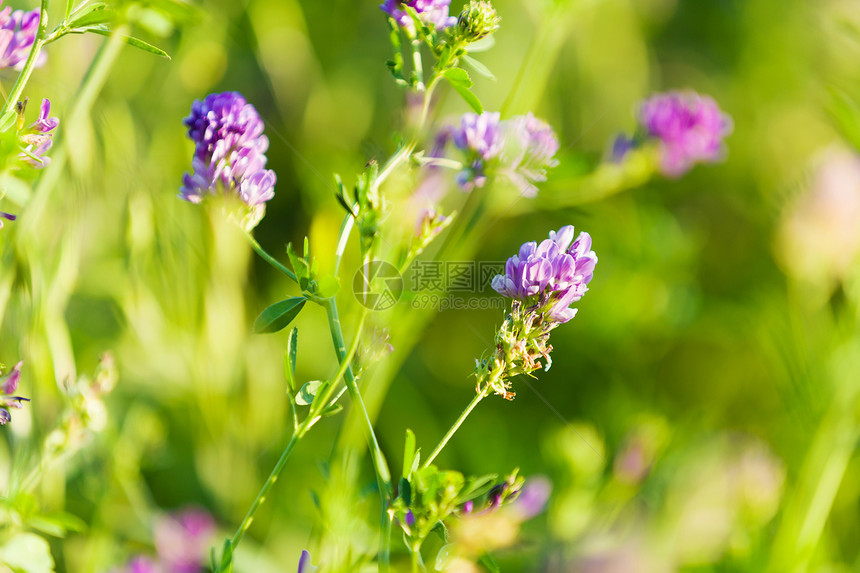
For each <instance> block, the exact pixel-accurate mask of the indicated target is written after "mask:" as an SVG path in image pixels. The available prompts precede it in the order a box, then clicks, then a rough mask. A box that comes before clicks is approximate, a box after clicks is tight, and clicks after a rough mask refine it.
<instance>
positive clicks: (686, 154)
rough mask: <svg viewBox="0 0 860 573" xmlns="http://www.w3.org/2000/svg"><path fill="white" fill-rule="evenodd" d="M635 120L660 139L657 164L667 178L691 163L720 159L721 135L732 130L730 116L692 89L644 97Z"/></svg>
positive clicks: (677, 173)
mask: <svg viewBox="0 0 860 573" xmlns="http://www.w3.org/2000/svg"><path fill="white" fill-rule="evenodd" d="M639 120H640V121H641V123H642V126H643V127H644V128H645V130H646V131H647V132H648V134H649V135H651V136H653V137H656V138H658V139H659V140H660V141H661V143H662V146H663V150H662V159H661V163H662V165H661V167H662V170H663V173H664V174H665V175H667V176H669V177H678V176H680V175H683V174H684V173H686V172H687V171H688V170H689V169H690V168H691V167H692V166H693V164H695V163H698V162H714V161H719V160H720V159H722V158H723V156H724V155H725V148H724V147H723V138H724V137H725V136H726V135H728V134H729V133H731V131H732V120H731V118H730V117H729V116H728V115H726V114H725V113H723V112H722V111H720V108H719V106H718V105H717V103H716V102H715V101H714V100H713V99H711V98H710V97H707V96H701V95H699V94H696V93H694V92H686V93H680V92H669V93H666V94H657V95H655V96H653V97H651V98H650V99H647V100H645V101H644V102H643V103H642V106H641V108H640V110H639Z"/></svg>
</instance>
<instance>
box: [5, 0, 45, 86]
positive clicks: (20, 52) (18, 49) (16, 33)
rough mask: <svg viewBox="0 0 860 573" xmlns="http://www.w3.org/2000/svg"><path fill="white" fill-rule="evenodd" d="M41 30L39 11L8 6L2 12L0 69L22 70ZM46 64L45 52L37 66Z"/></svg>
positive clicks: (42, 53)
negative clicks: (27, 10) (13, 8)
mask: <svg viewBox="0 0 860 573" xmlns="http://www.w3.org/2000/svg"><path fill="white" fill-rule="evenodd" d="M0 1H2V0H0ZM38 30H39V9H38V8H36V9H34V10H30V11H29V12H25V11H23V10H15V11H13V10H12V8H10V7H9V6H7V7H6V8H4V9H3V10H2V11H0V68H15V69H16V70H19V71H20V70H21V68H23V67H24V62H25V60H26V59H27V57H28V56H29V55H30V48H32V47H33V42H34V41H35V40H36V32H38ZM44 63H45V52H40V53H39V56H38V57H37V58H36V65H37V66H41V65H42V64H44Z"/></svg>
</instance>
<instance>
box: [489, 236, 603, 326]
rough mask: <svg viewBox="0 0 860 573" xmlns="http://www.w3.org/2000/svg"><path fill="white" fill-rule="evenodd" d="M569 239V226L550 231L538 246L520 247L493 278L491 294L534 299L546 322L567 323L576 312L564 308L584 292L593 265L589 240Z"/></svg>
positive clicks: (595, 258) (594, 259)
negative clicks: (542, 308) (544, 315)
mask: <svg viewBox="0 0 860 573" xmlns="http://www.w3.org/2000/svg"><path fill="white" fill-rule="evenodd" d="M573 235H574V229H573V226H572V225H567V226H566V227H562V228H561V229H559V230H558V231H557V232H556V231H550V233H549V238H548V239H546V240H544V241H543V242H542V243H541V244H540V245H538V244H537V243H536V242H534V241H532V242H529V243H525V244H523V245H522V246H521V247H520V250H519V253H518V254H516V255H514V256H513V257H511V258H509V259H508V261H507V263H506V264H505V274H504V275H496V276H495V277H494V278H493V281H492V285H491V286H492V287H493V290H495V291H496V292H498V293H499V294H501V295H504V296H508V297H511V298H514V299H517V300H522V301H527V300H530V299H532V298H533V297H537V302H538V304H540V305H541V306H546V307H547V309H548V317H549V319H550V320H552V321H553V322H559V323H563V322H567V321H569V320H570V319H571V318H573V317H574V316H575V315H576V309H573V308H568V307H569V306H570V305H571V304H573V303H574V302H576V301H578V300H579V299H581V298H582V295H584V294H585V292H586V291H587V290H588V287H587V285H588V283H589V282H590V281H591V278H592V277H593V276H594V267H595V265H596V264H597V255H596V254H595V253H594V251H592V250H591V236H590V235H589V234H588V233H580V234H579V236H578V237H576V240H574V238H573Z"/></svg>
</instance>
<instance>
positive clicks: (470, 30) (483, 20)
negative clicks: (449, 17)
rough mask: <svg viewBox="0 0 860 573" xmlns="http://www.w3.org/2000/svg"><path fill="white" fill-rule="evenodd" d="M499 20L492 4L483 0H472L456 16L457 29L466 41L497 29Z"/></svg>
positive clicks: (475, 39) (473, 40)
mask: <svg viewBox="0 0 860 573" xmlns="http://www.w3.org/2000/svg"><path fill="white" fill-rule="evenodd" d="M499 22H501V18H499V15H498V14H497V13H496V9H495V8H493V6H492V4H490V3H489V2H486V1H485V0H472V1H471V2H469V3H468V4H467V5H466V6H464V7H463V11H462V12H460V17H459V18H457V30H458V32H459V34H460V37H461V38H463V39H464V40H465V41H466V42H475V41H477V40H480V39H481V38H486V37H487V36H489V35H490V34H492V33H493V32H495V31H496V30H498V28H499Z"/></svg>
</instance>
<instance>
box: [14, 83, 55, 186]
mask: <svg viewBox="0 0 860 573" xmlns="http://www.w3.org/2000/svg"><path fill="white" fill-rule="evenodd" d="M50 115H51V101H50V100H49V99H47V98H45V99H43V100H42V106H41V108H40V110H39V119H37V120H36V121H35V122H33V123H32V124H30V125H29V126H28V127H27V129H25V130H23V131H22V132H21V142H22V143H23V144H24V145H26V147H25V148H24V150H25V151H26V152H27V153H22V154H21V159H22V160H24V161H25V162H27V163H29V164H30V165H32V166H33V167H36V168H37V169H41V168H42V167H47V166H48V165H50V163H51V158H50V157H45V156H44V155H45V153H46V152H47V151H48V150H49V149H51V146H53V145H54V140H53V137H54V134H53V133H52V132H53V131H54V130H55V129H57V126H58V125H60V120H59V118H56V117H50Z"/></svg>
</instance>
